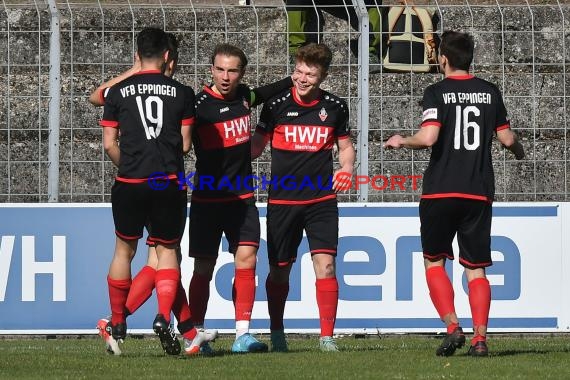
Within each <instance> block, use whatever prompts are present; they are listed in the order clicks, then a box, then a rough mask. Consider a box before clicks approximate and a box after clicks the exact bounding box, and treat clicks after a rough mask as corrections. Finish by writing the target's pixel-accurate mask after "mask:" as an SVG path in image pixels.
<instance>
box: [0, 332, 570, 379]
mask: <svg viewBox="0 0 570 380" xmlns="http://www.w3.org/2000/svg"><path fill="white" fill-rule="evenodd" d="M261 339H262V340H263V341H267V336H262V337H261ZM232 341H233V339H232V338H231V337H224V338H219V339H218V340H217V341H216V342H215V343H214V345H213V347H214V348H215V349H216V351H217V355H216V356H215V357H210V358H208V357H183V356H180V357H169V356H165V355H164V354H163V353H162V350H161V349H160V344H159V342H158V340H157V339H156V338H154V337H149V336H147V337H144V338H143V339H134V338H132V337H129V338H128V339H127V341H126V342H125V344H124V345H123V346H122V347H123V352H124V354H123V355H122V356H120V357H114V356H110V355H107V354H106V353H105V352H104V348H103V343H102V341H100V340H99V339H98V338H97V339H95V338H93V337H83V338H81V339H75V338H60V339H45V338H44V339H41V338H37V339H30V338H24V339H7V338H4V339H0V379H32V378H35V379H121V380H124V379H130V378H137V379H139V378H140V379H159V378H160V379H172V378H188V379H208V378H209V379H217V380H220V379H244V380H245V379H272V380H280V379H317V378H318V379H387V378H388V379H466V378H472V379H504V378H519V379H529V378H530V379H532V378H535V379H545V378H552V379H562V378H568V377H569V376H570V338H566V337H565V336H561V335H557V336H535V335H530V336H521V335H518V334H517V335H511V336H508V335H507V336H500V337H499V336H496V337H493V336H491V338H490V340H489V349H490V351H491V356H490V357H489V358H471V357H468V356H466V352H467V349H466V348H463V349H461V350H459V351H458V352H457V353H456V354H455V355H454V356H452V357H449V358H440V357H436V356H435V354H434V352H435V349H436V347H437V346H438V345H439V343H440V342H441V340H440V339H439V338H434V337H430V336H406V335H404V336H395V335H388V336H382V337H377V336H373V337H372V336H369V337H366V338H365V339H355V338H354V337H345V338H342V339H338V344H339V347H341V349H342V352H340V353H321V352H320V351H319V350H318V339H317V338H316V337H315V336H312V337H309V338H292V337H290V338H289V348H290V352H289V353H266V354H245V355H244V354H241V355H233V354H231V353H230V347H231V344H232Z"/></svg>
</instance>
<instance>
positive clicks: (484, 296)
mask: <svg viewBox="0 0 570 380" xmlns="http://www.w3.org/2000/svg"><path fill="white" fill-rule="evenodd" d="M468 285H469V305H470V306H471V316H472V318H473V331H474V332H475V336H474V337H473V340H472V341H471V344H475V343H477V342H478V341H482V340H485V337H484V336H481V335H478V334H477V330H478V327H479V326H485V329H486V327H487V324H488V323H489V309H490V308H491V286H490V285H489V280H487V279H486V278H476V279H474V280H472V281H470V282H469V284H468Z"/></svg>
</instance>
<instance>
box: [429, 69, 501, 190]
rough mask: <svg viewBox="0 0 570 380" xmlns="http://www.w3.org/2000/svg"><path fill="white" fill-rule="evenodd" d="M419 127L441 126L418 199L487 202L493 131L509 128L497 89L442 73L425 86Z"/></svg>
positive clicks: (470, 78)
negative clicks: (440, 77) (453, 199)
mask: <svg viewBox="0 0 570 380" xmlns="http://www.w3.org/2000/svg"><path fill="white" fill-rule="evenodd" d="M421 125H422V127H426V126H430V125H431V126H436V127H440V128H441V130H440V132H439V137H438V140H437V142H436V143H435V144H434V146H433V147H432V153H431V158H430V162H429V165H428V168H427V170H426V172H425V175H424V178H423V193H422V198H450V197H453V198H456V197H459V198H469V199H477V200H482V201H492V200H493V198H494V195H495V177H494V173H493V165H492V159H491V143H492V139H493V135H494V134H495V133H496V131H498V130H501V129H505V128H510V125H509V121H508V120H507V111H506V109H505V105H504V103H503V98H502V96H501V93H500V91H499V89H498V88H497V87H496V86H495V85H494V84H492V83H490V82H487V81H485V80H483V79H480V78H475V77H474V76H472V75H464V76H452V77H447V78H445V79H444V80H442V81H440V82H438V83H435V84H433V85H431V86H429V87H428V88H427V89H426V90H425V92H424V97H423V121H422V124H421Z"/></svg>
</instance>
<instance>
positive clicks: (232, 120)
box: [188, 43, 292, 352]
mask: <svg viewBox="0 0 570 380" xmlns="http://www.w3.org/2000/svg"><path fill="white" fill-rule="evenodd" d="M211 62H212V67H211V73H212V79H213V84H211V85H209V86H205V87H204V89H203V91H202V92H200V93H198V94H197V95H196V123H195V126H194V128H193V133H192V142H193V144H194V151H195V152H196V173H195V176H194V178H193V180H194V185H193V192H192V198H191V206H190V245H189V251H190V252H189V254H190V257H193V258H194V273H193V275H192V279H191V281H190V287H189V291H188V298H189V305H190V310H192V321H193V322H194V324H195V325H197V326H202V325H203V324H204V319H205V315H206V310H207V306H208V300H209V297H210V281H211V280H212V276H213V273H214V267H215V265H216V260H217V257H218V249H219V246H220V240H221V237H222V233H225V236H226V238H227V240H228V243H229V251H230V253H232V254H233V255H234V264H235V278H234V283H233V290H232V294H233V301H234V306H235V319H236V340H235V342H234V343H233V345H232V352H263V351H267V345H266V344H265V343H262V342H260V341H258V340H257V339H256V338H255V337H254V336H253V335H251V334H250V333H249V324H250V321H251V312H252V309H253V302H254V300H255V267H256V263H257V248H258V246H259V235H260V228H259V213H258V211H257V207H256V206H255V199H254V194H253V183H252V182H251V181H249V180H247V177H248V176H250V177H249V178H251V175H252V169H251V156H250V154H251V146H250V139H251V120H250V119H251V108H252V107H255V106H257V105H259V104H261V103H262V102H263V101H264V100H266V99H268V98H269V97H271V96H273V95H274V94H276V93H278V92H280V91H282V90H283V89H285V88H288V87H290V86H291V84H292V82H291V78H290V77H287V78H285V79H283V80H281V81H278V82H275V83H273V84H270V85H267V86H263V87H259V88H256V89H254V90H250V89H249V87H247V86H246V85H243V84H240V81H241V79H242V78H243V76H244V74H245V70H246V66H247V58H246V56H245V53H244V52H243V51H242V50H241V49H239V48H238V47H236V46H233V45H230V44H226V43H224V44H219V45H217V46H216V47H215V49H214V52H213V54H212V57H211ZM244 181H245V182H244Z"/></svg>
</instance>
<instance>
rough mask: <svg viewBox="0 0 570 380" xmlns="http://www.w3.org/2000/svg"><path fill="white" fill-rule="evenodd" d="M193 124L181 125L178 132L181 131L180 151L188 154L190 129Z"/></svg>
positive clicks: (190, 145) (190, 136) (190, 143)
mask: <svg viewBox="0 0 570 380" xmlns="http://www.w3.org/2000/svg"><path fill="white" fill-rule="evenodd" d="M193 127H194V125H192V124H190V125H184V124H183V125H182V128H181V129H180V132H181V133H182V151H183V152H184V154H188V153H189V152H190V149H192V129H193Z"/></svg>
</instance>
